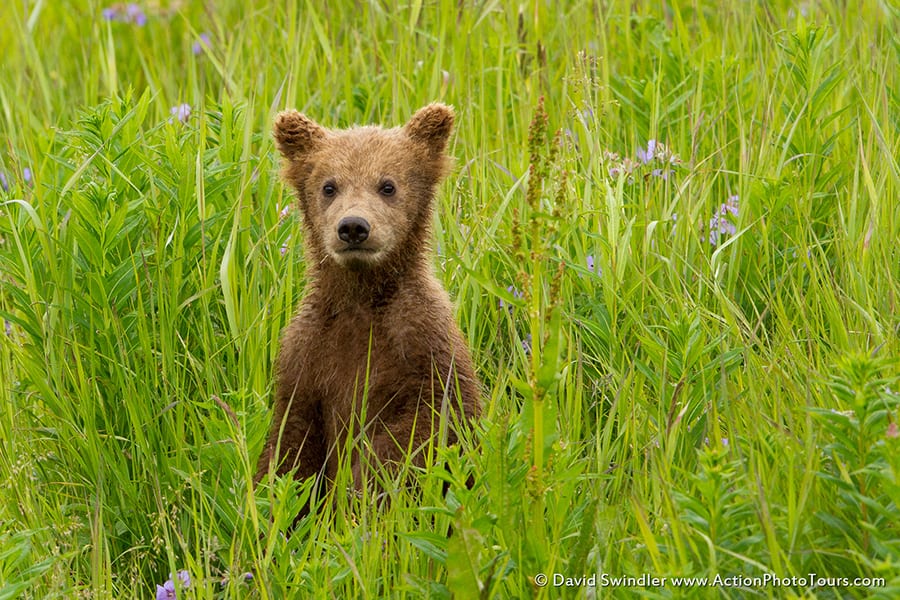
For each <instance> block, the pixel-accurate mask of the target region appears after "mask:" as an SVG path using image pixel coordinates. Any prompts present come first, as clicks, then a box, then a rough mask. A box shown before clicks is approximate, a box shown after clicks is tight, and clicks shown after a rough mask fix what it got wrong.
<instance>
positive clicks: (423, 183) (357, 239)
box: [256, 104, 479, 488]
mask: <svg viewBox="0 0 900 600" xmlns="http://www.w3.org/2000/svg"><path fill="white" fill-rule="evenodd" d="M452 127H453V110H452V109H451V108H450V107H448V106H444V105H442V104H431V105H429V106H426V107H424V108H422V109H420V110H419V111H418V112H416V113H415V115H413V117H412V119H410V121H409V122H408V123H407V124H406V125H404V126H403V127H399V128H394V129H382V128H380V127H354V128H352V129H347V130H329V129H325V128H323V127H321V126H320V125H318V124H317V123H315V122H313V121H312V120H311V119H309V118H308V117H306V116H304V115H302V114H300V113H298V112H296V111H287V112H283V113H281V114H279V115H278V117H277V118H276V120H275V127H274V135H275V141H276V145H277V147H278V150H279V151H280V152H281V154H282V156H283V157H284V170H283V177H284V179H285V181H286V182H287V183H289V184H290V185H291V186H292V187H293V188H294V189H295V190H296V194H297V200H298V202H299V205H300V209H301V212H302V216H303V228H304V239H305V246H306V260H307V271H308V274H309V286H308V291H307V294H306V297H305V299H304V300H303V302H302V304H301V307H300V311H299V313H298V314H297V315H296V317H294V319H293V321H292V322H291V323H290V325H288V327H287V328H286V329H285V331H284V334H283V338H282V341H281V349H280V352H279V356H278V364H277V382H276V391H275V393H276V398H275V414H274V417H273V419H272V426H271V429H270V432H269V436H268V440H267V442H266V445H265V448H264V450H263V453H262V455H261V456H260V459H259V465H258V468H257V475H256V479H257V481H259V480H260V479H262V478H263V477H264V476H265V474H266V473H267V472H268V470H269V469H270V468H273V469H274V470H275V472H276V473H277V474H279V475H280V474H284V473H287V472H289V471H291V470H292V469H296V471H295V477H297V478H300V479H304V478H306V477H309V476H311V475H316V474H322V475H324V476H325V477H326V478H327V479H328V480H333V479H334V477H335V474H336V473H337V470H338V464H339V462H340V459H341V458H342V457H343V456H344V452H345V450H346V449H349V450H350V456H349V457H348V460H349V461H350V465H351V469H352V473H353V479H354V484H355V485H356V486H357V488H358V487H360V486H361V484H362V481H363V479H364V478H366V477H367V476H366V473H367V465H371V464H383V465H390V464H391V463H396V462H400V461H402V460H403V459H404V457H405V456H407V455H410V454H411V456H412V462H413V463H414V464H419V465H421V464H423V462H424V451H425V450H426V449H427V446H428V445H429V444H430V443H435V444H437V443H438V442H439V440H438V432H439V422H440V419H441V416H442V413H443V415H445V416H446V423H447V425H448V426H449V430H448V431H447V441H448V443H453V442H454V441H456V435H455V433H454V431H453V429H452V427H453V424H454V422H459V421H460V420H471V419H472V418H474V417H475V416H477V415H478V412H479V384H478V380H477V379H476V378H475V374H474V370H473V368H472V360H471V358H470V357H469V352H468V349H467V348H466V345H465V343H464V342H463V338H462V334H461V333H460V331H459V328H458V327H457V326H456V323H455V322H454V320H453V312H452V308H451V304H450V299H449V297H448V295H447V293H446V292H445V291H444V289H443V288H442V287H441V285H440V283H439V282H438V280H437V279H436V278H435V276H434V273H433V267H432V262H431V254H430V250H429V240H430V233H431V219H432V205H433V202H434V195H435V190H436V188H437V186H438V184H439V183H440V182H441V180H442V179H443V178H444V176H445V175H446V173H447V170H448V167H449V162H450V161H449V159H448V157H447V154H446V152H445V150H446V146H447V138H448V137H449V135H450V130H451V128H452ZM453 412H455V413H456V415H458V416H457V417H453V416H447V415H452V413H453ZM349 435H352V439H351V440H350V444H348V443H347V442H348V439H347V438H348V436H349ZM373 459H374V460H373Z"/></svg>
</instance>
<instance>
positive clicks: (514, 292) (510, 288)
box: [500, 285, 522, 312]
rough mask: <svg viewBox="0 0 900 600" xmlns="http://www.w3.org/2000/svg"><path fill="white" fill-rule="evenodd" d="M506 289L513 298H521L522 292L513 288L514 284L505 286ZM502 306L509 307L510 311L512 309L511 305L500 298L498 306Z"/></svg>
mask: <svg viewBox="0 0 900 600" xmlns="http://www.w3.org/2000/svg"><path fill="white" fill-rule="evenodd" d="M506 291H507V292H509V293H510V294H512V295H513V298H521V297H522V292H520V291H519V290H517V289H516V288H515V286H512V285H511V286H508V287H507V288H506ZM503 307H507V308H509V311H510V312H512V309H513V307H512V305H508V304H506V302H504V301H503V298H500V308H503Z"/></svg>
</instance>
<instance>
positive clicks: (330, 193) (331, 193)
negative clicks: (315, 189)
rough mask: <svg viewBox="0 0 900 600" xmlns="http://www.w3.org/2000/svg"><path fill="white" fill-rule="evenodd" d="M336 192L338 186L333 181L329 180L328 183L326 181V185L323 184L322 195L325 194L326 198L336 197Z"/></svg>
mask: <svg viewBox="0 0 900 600" xmlns="http://www.w3.org/2000/svg"><path fill="white" fill-rule="evenodd" d="M336 194H337V186H336V185H334V184H333V183H332V182H330V181H329V182H328V183H326V184H325V185H323V186H322V195H324V196H325V197H326V198H334V197H335V195H336Z"/></svg>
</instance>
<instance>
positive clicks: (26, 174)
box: [22, 167, 31, 185]
mask: <svg viewBox="0 0 900 600" xmlns="http://www.w3.org/2000/svg"><path fill="white" fill-rule="evenodd" d="M22 180H23V181H24V182H25V183H27V184H29V185H30V184H31V169H29V168H28V167H25V168H24V169H22Z"/></svg>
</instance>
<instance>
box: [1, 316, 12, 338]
mask: <svg viewBox="0 0 900 600" xmlns="http://www.w3.org/2000/svg"><path fill="white" fill-rule="evenodd" d="M3 328H4V329H5V330H6V337H12V323H10V322H9V321H7V320H6V319H3Z"/></svg>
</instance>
